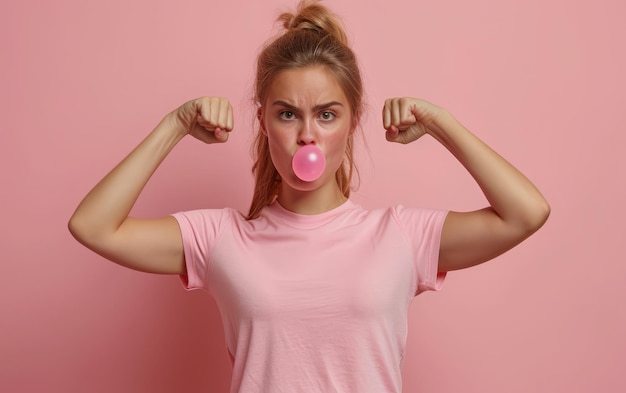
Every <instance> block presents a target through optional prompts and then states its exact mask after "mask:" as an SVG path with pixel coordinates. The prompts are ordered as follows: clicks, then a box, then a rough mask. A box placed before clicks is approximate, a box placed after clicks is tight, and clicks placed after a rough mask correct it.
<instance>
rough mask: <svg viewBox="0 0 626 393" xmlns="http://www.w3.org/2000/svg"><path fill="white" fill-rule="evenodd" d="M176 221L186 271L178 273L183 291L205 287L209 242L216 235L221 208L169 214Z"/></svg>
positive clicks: (212, 243) (221, 213) (211, 245)
mask: <svg viewBox="0 0 626 393" xmlns="http://www.w3.org/2000/svg"><path fill="white" fill-rule="evenodd" d="M172 217H174V218H175V219H176V221H178V225H179V227H180V232H181V236H182V240H183V250H184V254H185V266H186V268H187V274H185V275H181V276H180V278H181V281H182V282H183V286H184V287H185V289H187V290H193V289H205V290H209V288H208V286H207V282H208V280H207V277H208V273H209V263H210V257H211V252H212V248H213V245H214V244H215V240H216V238H217V236H218V234H219V228H220V224H221V222H222V220H223V218H224V211H223V210H217V209H204V210H192V211H188V212H178V213H174V214H172Z"/></svg>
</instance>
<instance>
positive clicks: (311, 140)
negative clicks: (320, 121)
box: [298, 120, 316, 146]
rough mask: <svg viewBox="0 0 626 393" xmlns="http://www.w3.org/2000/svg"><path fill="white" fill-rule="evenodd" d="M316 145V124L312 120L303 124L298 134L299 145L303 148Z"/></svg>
mask: <svg viewBox="0 0 626 393" xmlns="http://www.w3.org/2000/svg"><path fill="white" fill-rule="evenodd" d="M315 143H316V133H315V124H314V123H313V122H312V121H310V120H305V121H303V122H302V126H301V127H300V130H299V134H298V144H299V145H301V146H304V145H311V144H313V145H314V144H315Z"/></svg>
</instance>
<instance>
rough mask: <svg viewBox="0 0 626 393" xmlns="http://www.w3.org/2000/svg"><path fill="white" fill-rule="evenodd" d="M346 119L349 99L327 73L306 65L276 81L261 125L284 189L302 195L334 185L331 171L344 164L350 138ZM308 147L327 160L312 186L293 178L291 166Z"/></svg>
mask: <svg viewBox="0 0 626 393" xmlns="http://www.w3.org/2000/svg"><path fill="white" fill-rule="evenodd" d="M351 117H352V116H351V109H350V105H349V103H348V99H347V97H346V95H345V93H344V92H343V90H342V88H341V87H340V85H339V83H337V81H336V79H335V77H334V76H333V74H332V72H331V71H329V70H328V68H326V67H323V66H311V67H305V68H298V69H293V70H286V71H282V72H280V73H279V74H278V75H277V76H276V78H275V79H274V80H273V82H272V83H271V85H270V88H269V90H268V95H267V99H266V101H265V103H264V106H263V108H262V110H261V112H260V121H261V131H262V132H263V133H264V134H265V135H266V136H267V138H268V142H269V149H270V154H271V156H272V162H273V163H274V166H275V167H276V169H277V170H278V173H279V174H280V176H281V178H282V179H283V182H284V183H286V184H283V185H284V186H289V187H291V188H294V189H296V190H302V191H305V190H314V189H316V188H319V187H320V186H322V185H324V184H326V183H328V182H329V181H333V182H334V181H336V180H335V172H336V171H337V170H338V169H339V167H340V166H341V164H342V162H343V159H344V156H345V151H346V145H347V143H348V138H349V136H350V134H351V133H352V120H351ZM307 144H314V145H316V146H317V147H319V148H320V149H321V150H322V152H323V153H324V156H325V158H326V168H325V170H324V173H323V174H322V176H321V177H320V178H319V179H317V180H315V181H313V182H304V181H302V180H300V179H298V177H297V176H296V175H295V174H294V172H293V169H292V167H291V161H292V158H293V155H294V154H295V153H296V151H297V150H298V149H299V148H300V147H302V146H304V145H307Z"/></svg>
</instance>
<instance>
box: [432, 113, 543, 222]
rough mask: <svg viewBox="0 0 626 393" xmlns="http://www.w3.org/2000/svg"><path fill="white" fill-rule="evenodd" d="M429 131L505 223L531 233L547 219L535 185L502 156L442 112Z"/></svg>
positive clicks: (450, 116)
mask: <svg viewBox="0 0 626 393" xmlns="http://www.w3.org/2000/svg"><path fill="white" fill-rule="evenodd" d="M429 134H431V135H432V136H433V137H434V138H435V139H437V140H438V141H439V142H440V143H441V144H442V145H444V146H445V147H446V148H447V149H448V150H449V151H450V152H451V153H452V154H453V155H454V156H455V157H456V158H457V159H458V160H459V162H460V163H461V164H462V165H463V166H464V167H465V168H466V169H467V170H468V172H469V173H470V174H471V175H472V176H473V178H474V179H475V180H476V182H477V183H478V185H479V187H480V188H481V189H482V191H483V193H484V195H485V197H486V198H487V200H488V201H489V203H490V205H491V208H492V209H493V210H494V212H495V213H496V214H497V215H498V216H499V217H500V218H501V219H502V220H503V221H504V222H506V223H507V224H511V225H515V226H517V227H518V228H519V229H520V230H524V231H528V232H529V233H532V232H534V231H535V230H536V229H538V228H539V227H541V225H543V223H544V222H545V220H546V219H547V217H548V215H549V212H550V206H549V205H548V202H547V201H546V200H545V199H544V197H543V196H542V195H541V193H540V192H539V191H538V190H537V188H536V187H535V186H534V185H533V184H532V183H531V182H530V180H528V178H526V176H524V175H523V174H522V173H521V172H520V171H519V170H517V169H516V168H515V167H514V166H513V165H511V164H510V163H509V162H508V161H506V160H505V159H504V158H502V157H501V156H500V155H499V154H497V153H496V152H495V151H494V150H492V149H491V148H490V147H489V146H487V145H486V144H485V143H484V142H482V141H481V140H480V139H478V138H477V137H476V136H475V135H474V134H472V133H471V132H470V131H469V130H467V129H466V128H465V127H464V126H463V125H462V124H461V123H460V122H458V121H457V120H456V119H455V118H454V116H452V114H450V113H449V112H447V111H443V114H442V115H441V116H439V117H438V119H437V120H436V121H435V124H434V126H433V127H431V129H430V132H429Z"/></svg>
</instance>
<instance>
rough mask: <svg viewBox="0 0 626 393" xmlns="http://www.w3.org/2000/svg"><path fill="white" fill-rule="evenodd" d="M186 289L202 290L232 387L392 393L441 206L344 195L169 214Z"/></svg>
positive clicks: (397, 388) (433, 252)
mask: <svg viewBox="0 0 626 393" xmlns="http://www.w3.org/2000/svg"><path fill="white" fill-rule="evenodd" d="M173 216H174V217H175V218H176V219H177V220H178V223H179V225H180V228H181V232H182V236H183V242H184V252H185V259H186V264H187V276H185V277H183V282H184V284H185V286H186V288H188V289H205V290H208V291H209V292H210V293H211V294H212V295H213V296H214V298H215V300H216V303H217V305H218V307H219V309H220V312H221V315H222V321H223V324H224V331H225V336H226V341H227V343H226V344H227V347H228V352H229V354H230V357H231V360H232V362H233V379H232V385H231V392H245V393H248V392H263V393H265V392H272V393H281V392H285V393H293V392H307V393H313V392H324V393H329V392H359V393H362V392H376V393H380V392H401V390H402V386H401V384H402V379H401V373H400V370H401V366H402V361H403V359H404V352H405V346H406V337H407V313H408V308H409V304H410V302H411V300H412V299H413V298H414V297H415V296H416V295H417V294H419V293H421V292H423V291H426V290H438V289H439V288H440V287H441V284H442V282H443V278H444V275H443V274H438V272H437V263H438V254H439V242H440V238H441V228H442V225H443V221H444V219H445V216H446V212H445V211H441V210H428V209H412V208H405V207H402V206H397V207H393V208H389V209H379V210H371V211H368V210H364V209H363V208H361V207H360V206H358V205H356V204H354V203H352V202H351V201H347V202H345V203H344V204H343V205H341V206H339V207H337V208H335V209H333V210H331V211H328V212H326V213H323V214H319V215H299V214H295V213H292V212H290V211H288V210H286V209H284V208H283V207H282V206H280V205H279V204H278V203H274V204H272V205H271V206H269V207H267V208H265V209H264V210H263V211H262V213H261V215H260V216H259V217H258V218H257V219H255V220H251V221H246V220H245V218H244V217H243V216H242V215H241V214H240V213H239V212H237V211H235V210H233V209H220V210H196V211H190V212H185V213H176V214H174V215H173Z"/></svg>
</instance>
